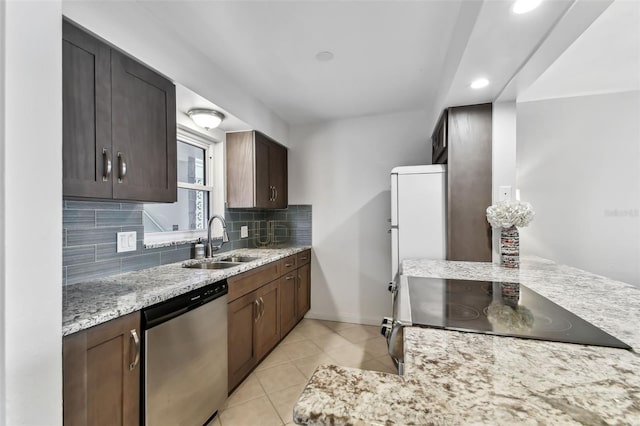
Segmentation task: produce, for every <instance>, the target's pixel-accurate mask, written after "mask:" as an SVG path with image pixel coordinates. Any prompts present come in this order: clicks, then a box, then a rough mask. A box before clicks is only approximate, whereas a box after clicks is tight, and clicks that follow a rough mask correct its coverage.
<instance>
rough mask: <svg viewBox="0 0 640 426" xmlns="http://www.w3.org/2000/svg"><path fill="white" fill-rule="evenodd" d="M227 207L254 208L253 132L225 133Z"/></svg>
mask: <svg viewBox="0 0 640 426" xmlns="http://www.w3.org/2000/svg"><path fill="white" fill-rule="evenodd" d="M226 157H227V206H228V207H231V208H251V207H254V193H255V178H254V169H253V158H254V145H253V132H234V133H227V142H226Z"/></svg>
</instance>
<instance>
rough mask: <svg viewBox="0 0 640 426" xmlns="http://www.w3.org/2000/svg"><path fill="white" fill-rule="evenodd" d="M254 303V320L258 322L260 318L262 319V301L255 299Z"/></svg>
mask: <svg viewBox="0 0 640 426" xmlns="http://www.w3.org/2000/svg"><path fill="white" fill-rule="evenodd" d="M253 303H254V307H253V316H254V318H255V319H254V321H255V322H258V320H259V319H260V301H259V300H258V299H256V300H254V301H253Z"/></svg>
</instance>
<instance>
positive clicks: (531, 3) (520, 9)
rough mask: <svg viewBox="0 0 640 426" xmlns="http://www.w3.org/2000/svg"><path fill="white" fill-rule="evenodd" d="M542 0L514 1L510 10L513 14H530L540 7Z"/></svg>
mask: <svg viewBox="0 0 640 426" xmlns="http://www.w3.org/2000/svg"><path fill="white" fill-rule="evenodd" d="M540 3H542V0H516V2H515V3H514V4H513V8H512V9H511V10H512V11H513V13H515V14H517V15H521V14H523V13H527V12H531V11H532V10H533V9H535V8H536V7H538V6H540Z"/></svg>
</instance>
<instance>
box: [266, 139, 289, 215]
mask: <svg viewBox="0 0 640 426" xmlns="http://www.w3.org/2000/svg"><path fill="white" fill-rule="evenodd" d="M287 180H288V179H287V149H286V148H285V147H283V146H282V145H279V144H277V143H275V142H271V144H270V146H269V182H270V183H271V186H273V188H274V192H275V194H274V195H275V198H274V200H273V207H274V208H277V209H286V208H287V205H288V203H289V200H288V188H287Z"/></svg>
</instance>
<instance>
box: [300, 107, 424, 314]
mask: <svg viewBox="0 0 640 426" xmlns="http://www.w3.org/2000/svg"><path fill="white" fill-rule="evenodd" d="M427 118H428V114H427V113H426V112H425V111H414V112H406V113H397V114H389V115H381V116H372V117H362V118H354V119H345V120H339V121H332V122H329V123H324V124H319V125H312V126H303V127H292V128H291V132H290V140H291V143H292V147H291V149H290V151H289V202H290V203H291V204H312V205H313V224H312V226H313V229H312V231H313V252H314V257H313V265H312V278H311V280H312V285H311V311H310V313H309V314H308V316H310V317H312V318H321V319H330V320H341V321H351V322H361V323H369V324H379V323H380V320H381V319H382V317H383V316H384V315H389V314H390V313H391V312H390V311H391V299H390V295H389V293H388V292H387V282H388V277H389V274H390V270H391V240H390V234H388V233H387V230H388V229H389V223H388V222H387V219H388V218H389V217H390V210H391V209H390V202H391V201H390V172H391V169H392V168H393V167H395V166H402V165H418V164H429V163H431V145H430V142H429V136H430V134H431V130H432V129H430V128H429V127H428V126H429V124H428V123H427V121H428V120H427Z"/></svg>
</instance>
